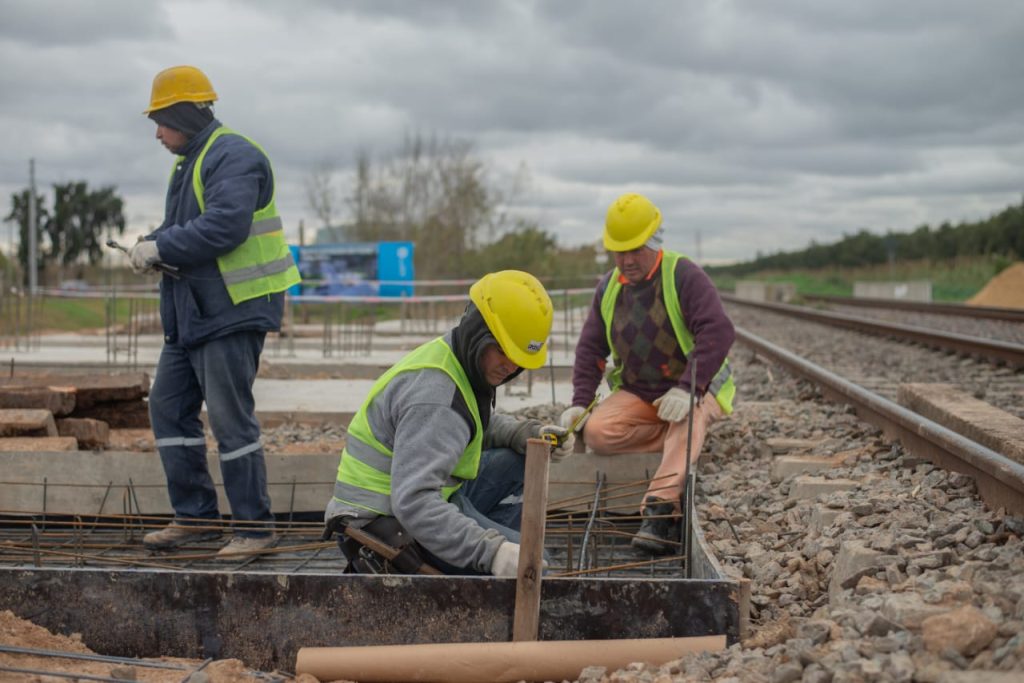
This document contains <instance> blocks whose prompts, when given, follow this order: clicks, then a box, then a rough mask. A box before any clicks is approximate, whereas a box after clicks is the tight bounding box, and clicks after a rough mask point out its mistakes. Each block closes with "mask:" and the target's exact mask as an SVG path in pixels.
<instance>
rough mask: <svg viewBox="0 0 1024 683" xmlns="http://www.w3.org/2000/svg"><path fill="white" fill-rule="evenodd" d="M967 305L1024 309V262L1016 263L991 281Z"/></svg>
mask: <svg viewBox="0 0 1024 683" xmlns="http://www.w3.org/2000/svg"><path fill="white" fill-rule="evenodd" d="M967 303H968V304H970V305H972V306H996V307H998V308H1024V261H1018V262H1017V263H1014V264H1013V265H1012V266H1010V267H1009V268H1007V269H1006V270H1004V271H1003V272H1001V273H999V275H996V276H995V277H994V278H992V279H991V280H989V281H988V284H986V285H985V286H984V287H982V288H981V291H980V292H978V293H977V294H975V295H974V296H972V297H971V298H970V299H968V300H967Z"/></svg>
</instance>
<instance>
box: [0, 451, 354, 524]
mask: <svg viewBox="0 0 1024 683" xmlns="http://www.w3.org/2000/svg"><path fill="white" fill-rule="evenodd" d="M208 460H209V462H208V465H209V469H210V475H211V476H212V477H213V480H214V484H215V485H216V487H217V493H218V498H219V504H220V510H221V512H222V513H223V514H228V513H229V512H230V511H231V507H230V506H229V505H228V502H227V498H226V497H225V496H224V490H223V484H222V480H221V476H220V465H219V463H218V461H217V455H216V454H215V453H211V454H210V456H209V459H208ZM266 461H267V482H268V489H269V491H270V498H271V501H272V509H273V511H274V512H275V513H282V514H287V513H288V512H316V511H322V510H323V509H324V507H326V505H327V501H328V500H330V497H331V494H332V492H333V491H334V480H335V478H336V474H337V469H338V454H336V453H332V454H318V455H268V456H267V457H266ZM0 471H2V472H3V473H4V479H5V481H6V482H8V483H7V484H5V485H4V486H2V487H0V510H4V511H6V512H25V513H38V512H39V511H41V510H46V511H47V512H48V513H53V514H101V513H106V514H110V513H122V512H125V511H126V510H128V509H131V510H135V511H136V512H141V513H142V514H145V515H162V514H171V513H172V512H173V510H172V509H171V505H170V501H169V500H168V498H167V482H166V479H165V477H164V470H163V467H162V466H161V464H160V456H159V455H158V454H156V453H152V452H151V453H131V452H123V451H122V452H118V451H75V452H71V453H66V452H48V453H37V452H36V453H29V452H23V451H22V452H14V453H0ZM44 478H45V479H46V484H45V486H44V484H43V480H44Z"/></svg>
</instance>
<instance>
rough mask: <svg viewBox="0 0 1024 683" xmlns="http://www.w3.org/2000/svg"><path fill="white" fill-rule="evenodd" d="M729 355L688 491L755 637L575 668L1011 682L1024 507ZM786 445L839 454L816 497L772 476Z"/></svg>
mask: <svg viewBox="0 0 1024 683" xmlns="http://www.w3.org/2000/svg"><path fill="white" fill-rule="evenodd" d="M732 357H733V363H734V368H735V370H736V373H737V377H738V380H737V381H738V386H739V392H740V393H739V402H738V405H737V409H736V412H735V413H734V414H733V416H732V417H731V418H730V419H728V420H726V421H724V422H721V423H719V424H718V425H717V426H715V427H714V428H713V432H712V435H711V437H710V439H709V442H708V447H709V451H708V453H706V454H705V456H704V457H703V458H702V461H701V466H700V468H699V478H698V484H697V503H698V510H699V515H700V517H701V519H700V523H701V525H702V527H703V529H704V532H705V534H706V536H707V538H708V541H709V542H710V543H711V544H712V545H713V547H714V548H715V550H716V552H717V554H718V557H719V559H720V560H721V561H722V563H723V565H724V567H725V568H726V571H727V572H729V573H730V574H732V575H734V576H736V577H745V578H748V579H750V580H751V581H752V628H751V634H750V636H749V637H748V638H746V639H745V640H744V642H743V643H742V644H738V645H735V646H733V647H731V648H730V649H728V650H726V651H723V652H720V653H713V654H704V655H692V656H688V657H686V658H683V659H680V660H676V661H674V662H670V663H668V664H666V665H664V666H661V667H653V666H648V665H644V664H642V663H637V664H635V665H632V666H630V667H628V668H626V669H623V670H619V671H614V672H613V671H605V670H604V669H603V668H601V667H592V668H589V669H586V670H584V671H583V672H582V673H581V676H580V679H579V680H581V681H587V682H593V683H596V682H598V681H601V682H604V681H611V682H615V683H627V682H628V683H634V682H643V683H670V682H679V681H716V682H718V683H726V682H728V683H739V682H745V681H753V682H757V683H790V682H793V681H803V682H806V683H854V682H858V683H859V682H866V681H885V682H888V681H893V682H899V683H904V682H910V681H921V682H935V683H957V682H960V683H966V682H969V681H975V682H977V683H982V682H987V683H1010V681H1019V680H1021V679H1022V676H1024V543H1022V540H1021V537H1022V535H1024V519H1021V518H1017V517H1010V516H1007V515H1005V514H1004V513H1003V512H1002V511H998V510H988V509H986V508H985V507H984V505H983V504H982V503H981V501H980V500H979V499H978V497H977V495H976V492H975V488H974V484H973V481H972V480H971V479H970V478H968V477H965V476H962V475H959V474H950V473H948V472H946V471H944V470H940V469H937V468H935V467H933V466H932V465H930V464H929V463H927V462H924V461H921V460H919V459H917V458H915V457H914V456H912V455H910V454H907V453H905V452H904V451H903V449H902V448H901V447H900V446H899V445H898V444H893V443H889V442H887V441H886V440H885V437H884V436H883V435H882V434H881V432H879V431H878V430H877V429H875V428H874V427H872V426H871V425H868V424H866V423H863V422H861V421H860V420H859V419H858V418H857V417H856V416H855V415H853V414H852V412H850V411H849V410H848V409H847V408H845V407H843V406H839V405H836V404H833V403H830V402H827V401H825V400H824V399H823V398H821V396H820V395H819V394H818V392H817V390H816V389H815V387H813V386H812V385H810V384H809V383H807V382H805V381H802V380H796V379H794V378H792V377H791V376H790V375H788V374H787V373H785V372H784V371H783V370H782V369H780V368H779V367H777V366H772V365H767V364H765V363H764V362H762V361H760V360H759V359H756V358H754V356H753V354H751V353H750V352H749V351H747V350H745V349H743V348H741V347H740V348H736V349H734V351H733V354H732ZM787 444H788V445H787ZM787 451H788V452H787ZM796 454H803V455H808V454H809V455H814V456H819V458H821V457H829V458H832V459H834V460H835V463H834V465H833V466H832V467H830V468H829V469H827V470H825V471H822V472H819V473H818V474H817V475H816V476H817V477H819V479H816V480H814V481H815V482H818V483H817V484H816V486H818V488H819V489H820V490H821V492H820V493H817V494H815V493H814V489H813V488H812V487H809V486H807V483H808V481H809V480H806V479H800V478H799V477H801V476H808V475H787V476H782V477H781V478H780V477H779V476H778V470H777V469H775V468H778V467H779V461H780V458H782V457H783V456H785V455H790V456H792V455H796ZM773 470H774V471H775V472H776V474H775V475H773ZM819 480H820V481H819ZM829 486H831V487H832V488H833V489H834V490H833V491H832V492H827V491H825V489H827V488H828V487H829Z"/></svg>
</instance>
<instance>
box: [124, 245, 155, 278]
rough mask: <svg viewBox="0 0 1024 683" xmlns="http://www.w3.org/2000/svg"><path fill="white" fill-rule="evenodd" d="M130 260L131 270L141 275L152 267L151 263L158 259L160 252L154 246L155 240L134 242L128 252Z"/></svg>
mask: <svg viewBox="0 0 1024 683" xmlns="http://www.w3.org/2000/svg"><path fill="white" fill-rule="evenodd" d="M128 258H130V259H131V261H132V272H133V273H135V274H136V275H141V274H142V273H145V272H147V271H149V270H152V269H153V264H154V263H156V262H157V261H159V260H160V252H159V250H157V248H156V240H144V241H141V242H136V243H135V246H133V247H132V250H131V251H130V252H129V253H128Z"/></svg>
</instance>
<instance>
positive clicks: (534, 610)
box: [512, 439, 551, 641]
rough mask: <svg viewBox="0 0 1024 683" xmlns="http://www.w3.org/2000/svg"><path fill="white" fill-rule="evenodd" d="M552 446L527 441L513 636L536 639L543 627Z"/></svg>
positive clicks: (541, 442)
mask: <svg viewBox="0 0 1024 683" xmlns="http://www.w3.org/2000/svg"><path fill="white" fill-rule="evenodd" d="M550 460H551V447H550V446H549V445H548V443H547V442H546V441H544V440H542V439H529V440H527V442H526V474H525V479H524V482H523V515H522V525H521V526H520V528H519V532H520V540H519V569H518V572H517V575H516V607H515V619H514V621H513V624H512V640H514V641H522V640H537V634H538V633H539V629H540V585H541V575H542V574H543V573H544V525H545V522H546V520H547V515H546V511H547V507H548V464H549V463H550Z"/></svg>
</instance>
